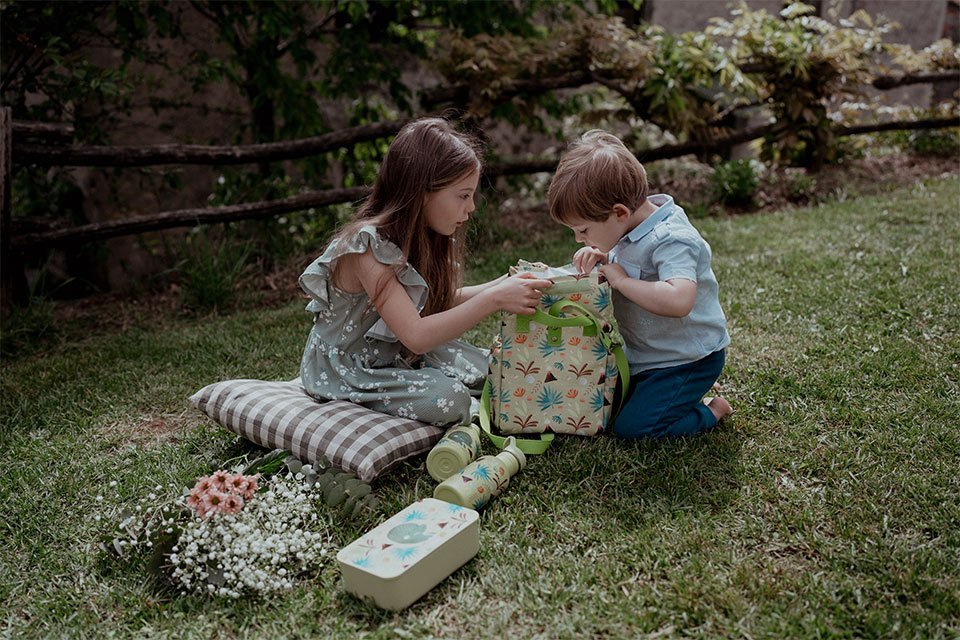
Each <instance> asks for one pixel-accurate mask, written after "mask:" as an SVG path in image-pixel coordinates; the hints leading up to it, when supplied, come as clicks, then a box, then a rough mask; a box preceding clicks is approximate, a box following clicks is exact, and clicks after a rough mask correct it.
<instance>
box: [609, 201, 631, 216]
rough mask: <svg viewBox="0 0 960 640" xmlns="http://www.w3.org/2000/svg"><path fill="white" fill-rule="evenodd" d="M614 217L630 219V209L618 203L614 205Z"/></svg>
mask: <svg viewBox="0 0 960 640" xmlns="http://www.w3.org/2000/svg"><path fill="white" fill-rule="evenodd" d="M613 215H615V216H617V218H619V219H621V220H623V219H624V218H629V217H630V209H629V208H628V207H627V205H625V204H620V203H617V204H615V205H613Z"/></svg>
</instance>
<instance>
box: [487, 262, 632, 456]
mask: <svg viewBox="0 0 960 640" xmlns="http://www.w3.org/2000/svg"><path fill="white" fill-rule="evenodd" d="M520 271H529V272H532V273H534V274H535V275H537V277H542V278H545V279H548V280H551V281H552V282H553V285H552V286H550V287H549V288H547V289H546V290H545V291H544V295H543V298H542V299H541V301H540V306H539V308H538V309H537V311H536V313H534V314H533V315H528V316H527V315H514V314H509V313H502V314H501V317H500V332H499V335H498V336H497V337H496V338H495V340H494V344H493V346H492V348H491V353H490V360H489V373H488V376H487V385H486V387H485V389H484V397H483V398H481V424H482V426H484V428H485V429H487V431H488V433H491V434H492V437H493V439H494V442H497V440H498V438H497V435H498V434H500V436H501V437H502V436H506V435H514V434H519V435H523V434H545V435H544V436H542V437H541V438H540V439H535V440H528V439H518V443H519V444H520V445H521V448H524V447H525V452H526V453H537V452H539V451H538V450H540V451H542V450H545V449H546V447H547V446H548V445H549V442H550V441H551V440H552V439H553V438H552V435H549V434H551V433H566V434H576V435H583V436H592V435H596V434H598V433H600V432H601V431H603V430H604V429H605V428H606V427H607V426H608V424H609V423H610V421H611V420H612V419H613V417H615V415H616V413H615V410H614V407H613V402H614V392H615V390H616V387H617V380H618V378H622V379H623V386H624V387H625V386H626V384H627V382H628V379H629V369H628V367H627V362H626V357H625V356H624V354H623V349H622V345H623V338H622V337H621V336H620V333H619V331H618V330H617V324H616V320H615V318H614V316H613V305H612V301H611V289H610V285H609V284H607V282H606V281H605V280H603V278H602V276H600V274H599V272H598V271H596V270H594V271H592V272H591V273H589V274H579V273H576V270H575V269H574V268H573V267H572V265H568V266H566V267H561V268H557V269H551V268H549V267H546V266H545V265H542V264H535V263H529V262H525V261H521V262H520V263H519V264H518V265H517V266H516V267H513V268H512V269H511V273H517V272H520Z"/></svg>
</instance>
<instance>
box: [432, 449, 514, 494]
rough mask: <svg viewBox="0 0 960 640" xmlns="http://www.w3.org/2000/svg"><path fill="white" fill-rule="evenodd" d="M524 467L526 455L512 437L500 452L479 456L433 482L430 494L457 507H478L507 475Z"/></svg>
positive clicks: (501, 486) (504, 482)
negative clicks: (434, 487)
mask: <svg viewBox="0 0 960 640" xmlns="http://www.w3.org/2000/svg"><path fill="white" fill-rule="evenodd" d="M526 466H527V458H526V456H524V455H523V451H520V449H518V448H517V447H516V440H515V439H514V438H507V440H506V444H505V445H504V447H503V451H501V452H500V453H498V454H497V455H495V456H481V457H479V458H477V459H476V460H475V461H474V462H472V463H470V464H468V465H467V466H466V467H465V468H463V469H462V470H460V472H459V473H455V474H454V475H452V476H450V477H449V478H447V479H446V480H444V481H443V482H441V483H440V484H438V485H437V488H436V489H435V490H434V492H433V497H434V498H437V499H438V500H444V501H446V502H450V503H453V504H458V505H460V506H461V507H469V508H470V509H480V508H481V507H483V505H485V504H487V503H488V502H489V501H490V498H492V497H494V496H495V495H498V494H499V493H500V492H501V491H503V489H504V487H506V486H507V484H509V482H510V478H511V477H512V476H513V475H514V474H515V473H517V472H518V471H520V470H521V469H523V468H524V467H526Z"/></svg>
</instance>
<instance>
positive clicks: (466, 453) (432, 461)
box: [427, 423, 480, 482]
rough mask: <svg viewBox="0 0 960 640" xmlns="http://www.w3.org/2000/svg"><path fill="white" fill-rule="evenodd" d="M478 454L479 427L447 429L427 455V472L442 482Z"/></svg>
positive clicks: (464, 426) (466, 425)
mask: <svg viewBox="0 0 960 640" xmlns="http://www.w3.org/2000/svg"><path fill="white" fill-rule="evenodd" d="M479 452H480V427H478V426H477V425H475V424H472V423H471V424H464V425H460V426H459V427H453V428H452V429H448V430H447V432H446V433H445V434H444V436H443V437H442V438H440V442H438V443H437V444H436V445H434V447H433V449H431V450H430V453H429V454H428V455H427V471H429V472H430V475H431V476H433V479H434V480H436V481H437V482H443V481H444V480H446V479H447V478H449V477H450V476H452V475H453V474H455V473H456V472H457V471H459V470H460V469H463V468H464V467H465V466H467V465H468V464H470V462H471V461H472V460H473V459H474V458H476V457H477V453H479Z"/></svg>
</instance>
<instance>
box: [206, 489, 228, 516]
mask: <svg viewBox="0 0 960 640" xmlns="http://www.w3.org/2000/svg"><path fill="white" fill-rule="evenodd" d="M228 497H229V496H228V495H227V494H225V493H221V492H219V491H216V490H214V491H208V492H207V493H205V494H203V498H202V502H201V505H202V508H203V511H204V513H203V515H202V516H201V517H206V516H207V515H208V514H209V515H213V514H215V513H220V510H221V509H222V508H223V504H224V503H225V502H226V499H227V498H228Z"/></svg>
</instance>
